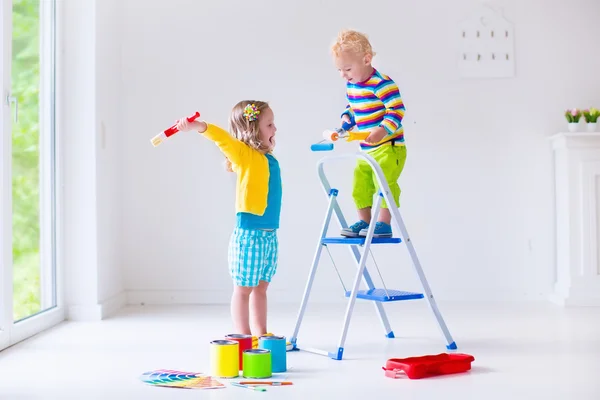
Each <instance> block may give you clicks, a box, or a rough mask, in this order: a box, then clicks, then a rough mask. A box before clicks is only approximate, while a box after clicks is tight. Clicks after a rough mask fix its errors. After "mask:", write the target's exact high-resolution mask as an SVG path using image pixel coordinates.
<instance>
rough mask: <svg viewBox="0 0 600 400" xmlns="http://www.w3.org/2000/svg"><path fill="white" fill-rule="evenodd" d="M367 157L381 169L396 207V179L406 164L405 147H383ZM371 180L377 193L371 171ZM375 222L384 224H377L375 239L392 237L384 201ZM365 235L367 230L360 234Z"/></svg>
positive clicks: (390, 216)
mask: <svg viewBox="0 0 600 400" xmlns="http://www.w3.org/2000/svg"><path fill="white" fill-rule="evenodd" d="M369 155H371V157H373V159H374V160H375V161H376V162H377V163H378V164H379V166H380V167H381V170H382V172H383V176H384V179H385V180H386V182H387V184H388V186H389V188H390V194H391V195H392V198H393V199H394V202H395V203H396V204H395V206H396V207H398V206H399V204H400V186H399V185H398V179H399V178H400V174H401V173H402V170H403V169H404V164H405V162H406V147H404V146H396V145H383V146H381V147H379V148H377V149H375V150H373V151H372V152H370V153H369ZM371 180H372V182H373V185H375V187H376V188H377V191H379V184H378V182H377V177H376V175H375V172H374V171H373V170H371ZM377 221H378V222H383V223H384V224H379V223H378V224H377V226H376V227H375V233H374V235H375V237H390V236H392V228H391V222H392V215H391V212H390V210H389V208H388V204H387V202H386V200H385V199H382V201H381V210H380V212H379V218H378V219H377ZM366 234H367V229H363V230H362V231H361V232H360V235H361V236H365V235H366Z"/></svg>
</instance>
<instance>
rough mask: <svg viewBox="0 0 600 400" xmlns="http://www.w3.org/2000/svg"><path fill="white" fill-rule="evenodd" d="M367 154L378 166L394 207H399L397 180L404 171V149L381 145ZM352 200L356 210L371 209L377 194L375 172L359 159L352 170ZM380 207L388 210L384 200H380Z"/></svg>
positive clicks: (396, 146)
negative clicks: (374, 196) (394, 203)
mask: <svg viewBox="0 0 600 400" xmlns="http://www.w3.org/2000/svg"><path fill="white" fill-rule="evenodd" d="M367 154H369V155H370V156H371V157H373V159H374V160H375V161H376V162H377V163H378V164H379V166H380V167H381V170H382V171H383V175H384V176H385V180H386V181H387V184H388V186H389V187H390V192H391V194H392V197H393V199H394V201H395V202H396V207H399V206H400V186H399V185H398V178H400V173H402V169H404V163H405V162H406V147H405V146H398V145H394V146H392V145H389V144H388V145H383V146H379V147H377V148H376V149H374V150H371V151H369V152H368V153H367ZM352 186H353V187H352V198H353V199H354V203H355V204H356V208H357V209H361V208H366V207H372V206H373V195H375V193H377V194H379V185H378V184H377V177H376V176H375V171H373V169H372V168H371V166H370V165H369V164H368V163H367V162H366V161H365V160H363V159H359V160H358V162H357V163H356V168H355V169H354V182H353V185H352ZM381 206H382V207H383V208H388V206H387V203H386V201H385V198H384V199H382V203H381Z"/></svg>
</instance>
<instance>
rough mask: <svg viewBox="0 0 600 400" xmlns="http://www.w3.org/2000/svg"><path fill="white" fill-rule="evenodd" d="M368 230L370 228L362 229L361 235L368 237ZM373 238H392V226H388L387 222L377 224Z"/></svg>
mask: <svg viewBox="0 0 600 400" xmlns="http://www.w3.org/2000/svg"><path fill="white" fill-rule="evenodd" d="M368 229H369V227H368V226H367V227H366V228H365V229H362V230H361V231H360V232H359V235H360V236H367V230H368ZM373 237H374V238H381V237H392V226H391V225H388V224H386V223H385V222H377V223H376V224H375V231H374V232H373Z"/></svg>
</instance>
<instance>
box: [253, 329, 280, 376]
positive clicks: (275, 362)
mask: <svg viewBox="0 0 600 400" xmlns="http://www.w3.org/2000/svg"><path fill="white" fill-rule="evenodd" d="M258 347H259V348H260V349H266V350H271V365H272V371H273V372H285V371H287V349H286V345H285V337H284V336H273V335H265V336H261V337H260V338H259V340H258Z"/></svg>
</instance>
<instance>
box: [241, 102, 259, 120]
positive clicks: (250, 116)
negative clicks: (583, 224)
mask: <svg viewBox="0 0 600 400" xmlns="http://www.w3.org/2000/svg"><path fill="white" fill-rule="evenodd" d="M258 114H260V110H259V109H258V108H257V107H256V105H255V104H248V105H247V106H246V107H244V118H246V120H247V121H250V122H252V121H256V120H257V119H258Z"/></svg>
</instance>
